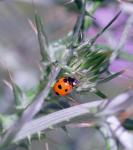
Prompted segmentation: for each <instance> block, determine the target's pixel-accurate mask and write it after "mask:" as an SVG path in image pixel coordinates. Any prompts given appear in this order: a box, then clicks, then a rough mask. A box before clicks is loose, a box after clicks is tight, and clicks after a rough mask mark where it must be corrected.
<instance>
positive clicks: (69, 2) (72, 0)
mask: <svg viewBox="0 0 133 150" xmlns="http://www.w3.org/2000/svg"><path fill="white" fill-rule="evenodd" d="M71 3H74V0H70V1H68V2H65V3H64V4H65V5H68V4H71Z"/></svg>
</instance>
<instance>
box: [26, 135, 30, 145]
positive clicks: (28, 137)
mask: <svg viewBox="0 0 133 150" xmlns="http://www.w3.org/2000/svg"><path fill="white" fill-rule="evenodd" d="M27 139H28V143H29V145H31V136H30V135H28V136H27Z"/></svg>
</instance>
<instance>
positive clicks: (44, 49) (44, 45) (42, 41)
mask: <svg viewBox="0 0 133 150" xmlns="http://www.w3.org/2000/svg"><path fill="white" fill-rule="evenodd" d="M35 23H36V28H37V33H38V42H39V45H40V53H41V56H42V61H50V57H49V54H48V46H49V45H48V40H47V36H46V33H45V31H44V27H43V24H42V21H41V18H40V16H39V15H38V14H37V12H35Z"/></svg>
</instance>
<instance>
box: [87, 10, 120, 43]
mask: <svg viewBox="0 0 133 150" xmlns="http://www.w3.org/2000/svg"><path fill="white" fill-rule="evenodd" d="M120 14H121V11H119V12H118V13H117V14H116V15H115V17H114V18H113V19H112V20H111V21H110V22H109V23H108V24H107V25H106V26H105V27H104V28H103V29H102V30H101V31H100V32H98V33H97V35H96V36H94V37H93V38H92V39H91V40H90V43H91V44H90V45H93V44H94V43H95V41H96V40H97V39H98V38H99V36H100V35H102V34H103V33H104V32H105V31H106V30H107V29H108V28H109V27H110V26H111V25H112V23H113V22H114V21H115V20H116V19H117V18H118V17H119V15H120Z"/></svg>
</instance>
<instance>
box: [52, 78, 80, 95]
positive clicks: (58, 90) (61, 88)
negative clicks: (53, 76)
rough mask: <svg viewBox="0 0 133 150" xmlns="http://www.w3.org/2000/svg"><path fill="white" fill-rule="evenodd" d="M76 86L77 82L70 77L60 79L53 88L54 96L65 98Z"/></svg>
mask: <svg viewBox="0 0 133 150" xmlns="http://www.w3.org/2000/svg"><path fill="white" fill-rule="evenodd" d="M77 84H78V80H77V79H75V78H72V77H62V78H60V79H59V80H57V81H56V82H55V84H54V86H53V91H54V92H55V94H56V95H60V96H65V95H67V94H68V93H70V92H71V91H72V89H73V88H74V87H75V86H76V85H77Z"/></svg>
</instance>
